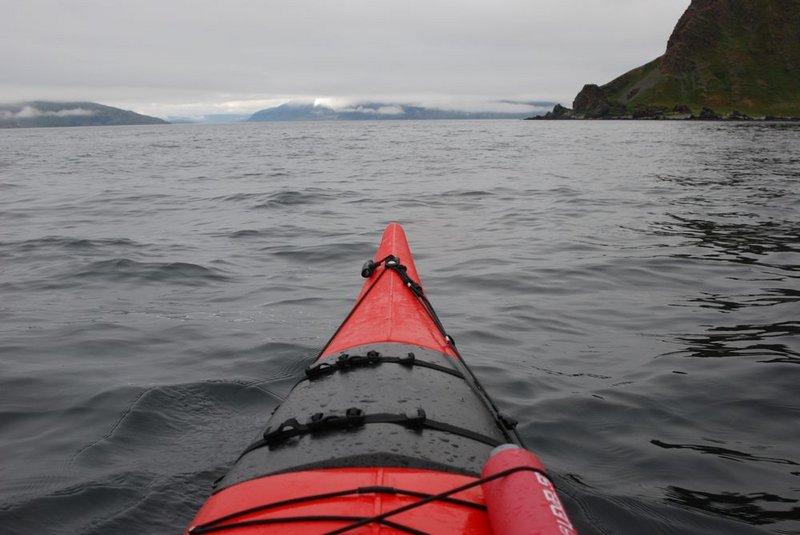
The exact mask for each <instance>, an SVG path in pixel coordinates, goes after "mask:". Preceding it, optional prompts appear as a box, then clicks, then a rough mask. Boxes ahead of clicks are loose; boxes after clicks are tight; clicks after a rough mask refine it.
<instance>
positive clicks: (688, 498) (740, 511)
mask: <svg viewBox="0 0 800 535" xmlns="http://www.w3.org/2000/svg"><path fill="white" fill-rule="evenodd" d="M667 501H670V502H672V503H676V504H679V505H682V506H685V507H690V508H692V509H699V510H701V511H705V512H708V513H713V514H717V515H721V516H726V517H730V518H734V519H736V520H741V521H743V522H747V523H748V524H756V525H763V524H773V523H776V522H784V521H789V520H800V507H798V506H797V505H794V504H797V503H798V500H792V499H787V498H781V497H780V496H776V495H774V494H769V493H763V492H756V493H752V494H746V495H745V494H736V493H733V492H721V493H718V494H715V493H712V492H701V491H697V490H689V489H684V488H681V487H669V488H668V489H667ZM787 533H788V532H787Z"/></svg>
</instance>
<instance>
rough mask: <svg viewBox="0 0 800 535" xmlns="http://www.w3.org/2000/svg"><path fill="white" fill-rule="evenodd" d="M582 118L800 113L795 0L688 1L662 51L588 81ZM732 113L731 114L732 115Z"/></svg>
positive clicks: (799, 2) (578, 111)
mask: <svg viewBox="0 0 800 535" xmlns="http://www.w3.org/2000/svg"><path fill="white" fill-rule="evenodd" d="M573 108H574V110H573V114H574V116H576V117H584V118H606V117H619V116H628V117H637V116H638V117H658V116H663V115H688V114H695V116H699V114H700V113H701V111H702V110H703V109H704V108H705V110H706V111H705V113H706V116H711V117H713V116H714V115H715V114H714V113H713V112H711V109H713V110H715V111H716V112H718V113H719V114H722V115H730V114H734V112H738V116H744V115H749V116H752V117H764V116H779V117H781V116H782V117H800V0H693V1H692V3H691V5H690V6H689V8H688V9H687V10H686V12H685V13H684V14H683V16H682V17H681V18H680V20H679V21H678V24H677V25H676V26H675V29H674V30H673V32H672V35H671V37H670V38H669V42H668V43H667V49H666V52H665V53H664V55H663V56H661V57H659V58H657V59H655V60H653V61H651V62H649V63H647V64H645V65H642V66H641V67H638V68H636V69H633V70H631V71H629V72H627V73H625V74H623V75H622V76H620V77H618V78H616V79H614V80H612V81H611V82H609V83H607V84H605V85H603V86H597V85H593V84H590V85H587V86H585V87H584V88H583V90H582V91H581V92H580V93H579V94H578V96H577V97H576V98H575V102H574V104H573ZM734 116H737V115H734Z"/></svg>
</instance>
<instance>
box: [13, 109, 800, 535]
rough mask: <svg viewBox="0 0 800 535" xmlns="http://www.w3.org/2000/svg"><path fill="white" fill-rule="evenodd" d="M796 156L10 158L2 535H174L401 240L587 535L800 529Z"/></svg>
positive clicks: (436, 134) (136, 137)
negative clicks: (388, 229) (387, 249)
mask: <svg viewBox="0 0 800 535" xmlns="http://www.w3.org/2000/svg"><path fill="white" fill-rule="evenodd" d="M798 147H800V126H798V125H792V124H768V123H689V122H523V121H474V122H473V121H463V122H437V121H431V122H402V121H397V122H379V123H377V122H376V123H344V122H330V123H259V124H237V125H227V126H219V125H174V126H142V127H109V128H104V127H98V128H74V129H31V130H4V131H0V459H2V462H0V531H1V532H2V533H8V534H27V533H63V534H73V533H143V532H146V533H178V532H180V530H181V529H183V528H184V527H185V525H186V524H187V523H188V522H189V521H190V520H191V518H192V517H193V515H194V513H195V512H196V510H197V509H198V508H199V507H200V505H201V504H202V502H203V501H204V500H205V498H206V497H207V496H208V494H209V492H210V483H211V482H212V481H213V480H214V479H216V478H217V477H218V476H220V475H221V474H223V473H224V472H225V470H226V468H227V467H229V466H230V463H231V462H232V461H233V460H234V459H235V458H236V456H237V454H238V453H239V452H240V451H241V450H242V449H243V448H244V447H245V446H246V445H247V444H248V443H249V442H251V441H252V440H253V439H254V438H255V437H256V436H257V435H258V434H259V433H260V432H261V431H263V427H264V424H265V422H266V420H267V418H268V416H269V414H270V411H271V410H272V409H273V408H274V407H275V406H276V405H277V404H278V403H279V402H280V401H281V400H282V399H283V397H284V396H285V395H286V394H287V392H288V391H289V389H290V388H291V386H292V385H293V384H294V382H295V381H296V380H298V379H299V378H300V377H301V375H302V371H303V369H304V367H305V366H307V365H308V364H309V363H310V362H311V359H313V357H314V356H315V355H316V353H317V352H318V351H319V349H320V348H321V347H322V345H323V344H324V343H325V341H326V340H327V338H328V337H329V336H330V335H331V334H332V333H333V331H334V330H335V328H336V327H337V326H338V324H339V323H340V322H341V321H342V320H343V319H344V317H345V315H346V314H347V312H348V310H349V307H350V306H351V304H352V302H353V300H354V299H355V297H356V295H357V292H358V290H359V288H360V285H361V283H362V280H361V279H360V277H359V271H360V267H361V265H362V263H363V261H364V260H366V259H367V258H369V257H370V256H371V255H372V254H373V253H374V251H375V248H376V247H377V244H378V241H379V239H380V235H381V232H382V229H383V227H384V225H386V224H387V223H388V222H391V221H398V222H400V223H402V224H403V225H404V226H405V228H406V231H407V235H408V238H409V241H410V243H411V247H412V250H413V251H414V252H415V256H416V260H417V267H418V269H419V271H420V274H421V277H422V283H423V285H424V286H425V288H426V290H427V293H428V296H429V298H430V299H431V301H432V303H433V305H434V306H435V307H436V309H437V311H438V312H439V315H440V316H441V318H442V321H443V322H444V324H445V325H446V326H447V328H448V330H449V332H450V333H451V334H452V335H453V336H454V338H455V339H456V341H457V343H458V347H459V348H460V350H461V352H462V354H463V355H464V357H465V359H467V361H468V362H469V363H470V364H471V366H472V368H473V370H474V371H475V373H476V375H478V377H479V378H480V380H481V381H482V382H483V384H484V386H485V387H486V389H487V390H488V392H489V393H490V394H491V395H492V396H493V398H494V399H495V401H496V403H497V404H498V405H499V406H500V407H501V409H502V410H504V411H505V412H507V413H509V414H511V415H512V416H513V417H514V418H516V419H517V420H519V422H520V425H519V428H518V429H519V431H520V433H521V435H522V437H523V438H524V440H525V442H526V445H527V446H528V447H529V448H530V449H531V450H533V451H534V452H536V453H537V454H538V455H539V456H540V457H541V458H542V460H543V461H544V462H545V463H546V465H547V466H548V467H549V468H550V469H551V471H552V473H553V475H554V479H555V481H556V482H557V484H558V486H559V489H560V491H561V493H562V496H563V498H564V501H565V504H566V507H567V509H568V511H569V513H570V514H571V516H572V519H573V521H574V523H575V524H576V526H577V527H578V528H579V529H580V531H581V532H582V533H588V534H592V533H601V534H616V533H631V534H644V533H648V534H652V533H680V534H693V533H697V534H705V533H725V534H757V533H796V532H797V531H798V530H800V502H798V500H800V425H799V422H800V394H799V393H798V392H800V386H798V385H800V366H798V364H800V339H799V338H798V334H799V333H800V211H799V210H798V207H800V151H798Z"/></svg>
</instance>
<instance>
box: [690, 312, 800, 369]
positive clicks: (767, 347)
mask: <svg viewBox="0 0 800 535" xmlns="http://www.w3.org/2000/svg"><path fill="white" fill-rule="evenodd" d="M798 335H800V322H796V321H794V322H782V323H770V324H765V325H735V326H733V327H711V328H709V329H708V330H707V331H706V332H705V333H703V334H697V335H685V336H679V337H677V338H678V340H679V341H681V342H683V343H685V344H686V349H685V350H683V351H680V352H677V353H679V354H681V355H682V356H689V357H700V358H720V357H743V356H750V357H766V359H767V360H759V362H766V363H769V362H779V363H783V364H800V352H798V351H797V350H795V349H792V347H790V345H789V344H790V343H792V342H793V343H794V344H795V345H796V344H797V339H796V338H795V337H796V336H798ZM781 338H784V339H785V342H780V341H779V340H776V339H781Z"/></svg>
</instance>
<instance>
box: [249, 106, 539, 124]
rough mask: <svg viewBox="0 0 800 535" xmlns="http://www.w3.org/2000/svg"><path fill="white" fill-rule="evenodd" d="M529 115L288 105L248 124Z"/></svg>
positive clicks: (520, 115) (522, 115) (519, 115)
mask: <svg viewBox="0 0 800 535" xmlns="http://www.w3.org/2000/svg"><path fill="white" fill-rule="evenodd" d="M502 104H522V105H526V106H531V107H538V108H541V109H543V110H544V109H546V108H548V107H550V106H552V105H553V103H552V102H516V101H502ZM529 115H531V112H530V111H528V112H493V111H477V112H470V111H457V110H442V109H438V108H428V107H424V106H413V105H410V104H393V103H379V102H366V103H361V104H357V105H353V106H350V107H346V108H339V109H334V108H331V107H328V106H319V105H317V106H315V105H314V104H309V103H298V102H289V103H287V104H283V105H281V106H276V107H274V108H268V109H265V110H261V111H258V112H256V113H254V114H253V115H252V116H251V117H250V119H249V121H254V122H258V121H386V120H430V119H523V118H525V117H527V116H529Z"/></svg>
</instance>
